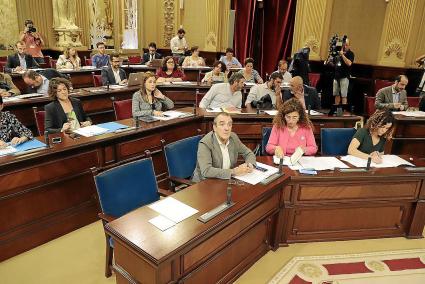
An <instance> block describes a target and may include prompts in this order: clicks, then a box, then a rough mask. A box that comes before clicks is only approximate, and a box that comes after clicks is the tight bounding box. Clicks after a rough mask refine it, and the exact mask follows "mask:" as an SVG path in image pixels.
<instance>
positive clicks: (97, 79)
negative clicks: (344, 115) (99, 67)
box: [91, 72, 103, 87]
mask: <svg viewBox="0 0 425 284" xmlns="http://www.w3.org/2000/svg"><path fill="white" fill-rule="evenodd" d="M91 75H92V78H93V86H95V87H101V86H103V83H102V75H96V74H95V73H94V72H92V73H91Z"/></svg>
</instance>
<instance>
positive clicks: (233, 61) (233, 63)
mask: <svg viewBox="0 0 425 284" xmlns="http://www.w3.org/2000/svg"><path fill="white" fill-rule="evenodd" d="M233 54H234V51H233V48H230V47H228V48H226V55H222V56H221V57H220V61H221V62H223V63H224V65H226V68H227V69H229V68H242V64H241V63H240V62H239V60H238V59H237V58H236V57H234V56H233Z"/></svg>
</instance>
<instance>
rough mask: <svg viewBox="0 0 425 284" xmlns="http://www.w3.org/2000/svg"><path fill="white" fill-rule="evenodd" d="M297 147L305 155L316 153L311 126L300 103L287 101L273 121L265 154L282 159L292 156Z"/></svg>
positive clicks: (293, 100)
mask: <svg viewBox="0 0 425 284" xmlns="http://www.w3.org/2000/svg"><path fill="white" fill-rule="evenodd" d="M298 147H301V148H302V149H303V150H304V154H305V155H315V154H316V152H317V145H316V141H315V140H314V134H313V124H312V123H311V121H310V119H309V118H308V117H307V115H306V114H305V111H304V108H303V106H302V105H301V103H300V102H299V101H298V100H297V99H289V100H287V101H285V102H284V103H283V104H282V105H281V106H280V107H279V109H278V113H277V115H276V116H275V117H274V119H273V129H272V132H271V134H270V138H269V141H268V143H267V146H266V152H267V153H269V154H270V155H275V156H277V157H278V158H282V157H283V156H285V155H292V154H293V153H294V152H295V150H296V149H297V148H298Z"/></svg>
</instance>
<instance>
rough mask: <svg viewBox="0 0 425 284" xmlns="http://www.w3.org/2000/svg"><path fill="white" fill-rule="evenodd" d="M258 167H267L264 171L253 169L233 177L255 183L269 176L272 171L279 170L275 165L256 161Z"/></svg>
mask: <svg viewBox="0 0 425 284" xmlns="http://www.w3.org/2000/svg"><path fill="white" fill-rule="evenodd" d="M256 164H257V166H258V167H261V168H264V169H267V171H266V172H263V171H260V170H257V169H254V170H253V171H252V172H250V173H248V174H245V175H243V176H235V179H238V180H241V181H244V182H246V183H249V184H254V185H255V184H257V183H259V182H261V181H262V180H264V179H265V178H268V177H269V176H271V175H272V174H274V173H277V172H278V171H279V170H278V169H277V168H275V167H272V166H269V165H266V164H263V163H259V162H257V163H256Z"/></svg>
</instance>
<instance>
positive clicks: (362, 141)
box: [348, 109, 394, 164]
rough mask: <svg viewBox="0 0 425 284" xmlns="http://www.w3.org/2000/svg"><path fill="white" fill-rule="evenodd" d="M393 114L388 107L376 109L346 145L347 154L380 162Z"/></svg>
mask: <svg viewBox="0 0 425 284" xmlns="http://www.w3.org/2000/svg"><path fill="white" fill-rule="evenodd" d="M393 126H394V116H393V114H392V112H391V111H390V110H388V109H383V110H377V111H376V112H375V113H374V114H373V115H372V116H371V117H370V118H369V119H368V120H367V123H366V125H365V127H363V128H360V129H358V130H357V132H356V134H354V137H353V139H352V140H351V143H350V145H349V146H348V154H350V155H353V156H356V157H359V158H362V159H368V158H369V157H371V158H372V162H374V163H377V164H380V163H382V157H381V155H382V154H383V153H384V148H385V142H386V140H388V139H390V138H391V134H392V131H393Z"/></svg>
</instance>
